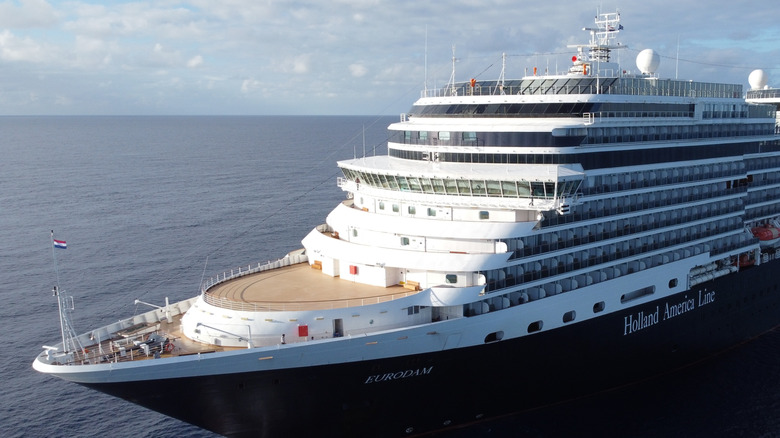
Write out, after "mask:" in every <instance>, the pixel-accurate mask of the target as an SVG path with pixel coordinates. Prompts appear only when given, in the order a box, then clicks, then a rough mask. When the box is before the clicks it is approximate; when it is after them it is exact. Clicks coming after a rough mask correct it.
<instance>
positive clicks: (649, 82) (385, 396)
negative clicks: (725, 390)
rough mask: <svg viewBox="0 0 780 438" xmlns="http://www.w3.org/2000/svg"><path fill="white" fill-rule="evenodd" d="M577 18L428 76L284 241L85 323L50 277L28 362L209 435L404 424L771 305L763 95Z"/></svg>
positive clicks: (672, 355)
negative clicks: (485, 67) (576, 41)
mask: <svg viewBox="0 0 780 438" xmlns="http://www.w3.org/2000/svg"><path fill="white" fill-rule="evenodd" d="M584 30H585V31H587V32H589V34H590V39H589V41H588V42H587V43H584V44H582V45H577V46H572V47H571V49H572V50H571V53H572V54H573V56H572V58H571V65H570V67H569V68H568V69H567V70H566V71H564V72H561V73H554V74H552V73H549V72H541V71H537V70H536V69H534V71H533V74H528V75H526V76H525V77H523V78H522V79H516V80H508V79H505V78H504V71H503V70H502V72H501V75H500V76H499V77H497V78H496V79H491V80H482V79H479V80H478V79H476V78H475V79H470V80H466V81H463V82H458V81H455V80H454V78H455V72H454V68H453V79H452V80H451V81H450V82H449V83H448V84H447V85H446V86H445V87H443V88H441V89H427V88H426V89H424V90H423V91H422V93H421V96H420V97H419V99H418V100H417V101H416V102H414V103H413V105H412V107H411V109H410V110H409V112H408V113H406V114H403V115H401V117H400V118H399V119H398V121H397V122H394V123H392V124H391V125H390V126H389V127H388V134H389V140H388V142H387V154H386V155H381V156H370V157H369V156H367V157H362V158H355V159H351V160H345V161H340V162H338V166H339V168H340V169H341V170H342V172H343V176H342V177H340V178H338V180H337V184H338V186H339V187H340V188H341V189H343V191H344V192H345V193H346V197H345V200H344V201H343V202H341V203H340V204H339V205H337V206H336V207H335V209H334V210H333V211H332V212H331V213H330V214H329V215H328V216H327V218H326V221H325V223H324V224H323V225H320V226H318V227H316V229H313V230H312V231H311V232H310V233H309V234H308V235H307V236H305V238H304V239H303V241H302V246H303V248H302V249H300V250H298V251H295V252H292V253H290V254H287V255H286V256H284V257H283V258H281V259H279V260H277V261H274V262H270V263H263V264H257V265H247V266H244V267H241V268H235V269H232V270H230V271H227V272H225V273H222V274H220V275H217V276H215V277H213V278H212V279H210V280H208V281H204V282H203V284H202V288H201V292H200V294H199V295H198V296H195V297H193V298H191V299H188V300H185V301H181V302H176V303H168V302H167V299H166V302H165V304H162V303H161V304H160V305H159V306H153V307H152V308H150V310H149V311H148V312H146V313H143V314H138V315H135V316H132V317H128V318H127V319H124V320H121V321H118V322H116V323H113V324H110V325H107V326H105V327H100V328H96V329H94V330H92V331H89V332H87V333H82V334H77V333H74V331H73V330H72V324H71V323H70V319H69V318H70V315H69V313H68V311H67V304H68V295H67V294H66V293H65V292H64V291H62V290H61V289H56V288H55V295H56V297H57V300H58V303H59V305H60V308H61V312H60V322H61V333H62V339H58V340H57V341H55V342H53V343H51V344H50V345H47V346H44V347H43V351H42V352H41V353H40V354H39V355H38V356H37V357H36V359H35V360H34V362H33V367H34V368H35V369H36V370H38V371H40V372H42V373H46V374H49V375H51V376H54V377H58V378H61V379H64V380H67V381H71V382H75V383H78V384H81V385H83V386H86V387H89V388H92V389H95V390H97V391H102V392H104V393H107V394H110V395H113V396H116V397H120V398H122V399H124V400H126V401H128V402H130V403H136V404H139V405H141V406H144V407H146V408H148V409H151V410H154V411H158V412H161V413H163V414H165V415H168V416H170V417H174V418H177V419H180V420H182V421H185V422H187V423H191V424H194V425H196V426H199V427H201V428H204V429H208V430H211V431H214V432H216V433H218V434H221V435H225V436H236V437H240V436H251V437H259V436H267V437H271V436H273V437H279V436H296V435H299V436H311V435H314V436H340V437H341V436H371V437H382V436H389V437H397V436H400V437H403V436H413V435H421V434H426V433H430V432H434V431H439V430H442V429H445V430H446V429H448V428H455V427H460V426H462V425H466V424H470V423H473V422H476V421H483V420H484V419H489V418H492V417H497V416H500V415H505V414H508V413H513V412H520V411H523V410H527V409H532V408H537V407H540V406H544V405H548V404H551V403H555V402H558V401H561V400H565V399H569V398H572V397H577V396H582V395H587V394H591V393H594V392H596V391H601V390H604V389H607V388H611V387H616V386H618V385H624V384H627V383H630V382H634V381H636V380H639V379H643V378H646V377H649V376H653V375H657V374H659V373H662V372H668V371H669V370H674V369H676V368H679V367H683V366H685V365H686V364H690V363H692V362H694V361H698V360H701V359H702V358H706V357H709V356H712V355H715V354H717V353H718V352H721V351H723V350H724V349H727V348H729V347H732V346H734V345H736V344H739V343H741V342H744V341H746V340H749V339H751V338H753V337H756V336H758V335H760V334H762V333H764V332H766V331H768V330H772V329H773V328H775V327H776V326H777V325H778V324H780V308H779V307H778V304H779V303H780V290H778V279H779V278H780V277H779V276H778V272H780V261H778V260H777V258H778V249H779V248H780V231H779V230H778V227H779V225H780V224H778V220H779V218H780V136H778V134H777V127H776V119H775V116H776V111H777V107H776V106H775V105H774V104H771V102H770V103H769V104H767V103H766V102H764V103H762V102H759V100H760V99H759V98H758V97H757V96H752V97H753V99H752V100H751V101H748V100H746V96H745V94H744V93H743V90H742V86H741V85H733V84H723V83H704V82H695V81H687V80H685V81H683V80H674V79H663V78H660V77H659V76H658V74H657V71H658V66H659V61H660V56H659V55H658V54H657V53H656V52H654V51H653V50H650V49H646V50H642V51H641V52H638V56H637V59H636V67H637V68H636V69H634V68H633V66H632V67H630V68H625V67H621V66H619V65H618V64H617V63H616V62H615V61H614V59H613V55H614V53H613V52H614V51H616V50H620V49H624V48H625V47H626V46H624V45H622V44H620V43H618V39H617V36H618V35H619V34H620V33H621V31H624V30H623V26H622V25H621V24H620V15H619V14H617V13H608V14H599V15H597V16H596V19H595V24H594V26H593V27H590V28H586V29H584ZM453 65H454V63H453ZM758 76H761V75H758ZM758 82H760V81H757V83H758ZM756 88H761V87H760V86H757V87H756ZM756 91H758V90H756ZM751 93H752V91H751ZM53 243H55V244H56V243H59V242H57V241H54V242H53Z"/></svg>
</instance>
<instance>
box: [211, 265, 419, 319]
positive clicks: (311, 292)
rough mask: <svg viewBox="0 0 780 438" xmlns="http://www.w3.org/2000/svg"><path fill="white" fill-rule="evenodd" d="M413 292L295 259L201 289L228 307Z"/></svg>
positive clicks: (299, 304) (386, 297) (360, 299)
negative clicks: (365, 281) (335, 273)
mask: <svg viewBox="0 0 780 438" xmlns="http://www.w3.org/2000/svg"><path fill="white" fill-rule="evenodd" d="M415 293H417V291H414V290H410V289H407V288H404V287H403V286H402V285H393V286H389V287H380V286H371V285H366V284H361V283H356V282H352V281H349V280H344V279H341V278H339V277H331V276H329V275H326V274H323V273H322V271H320V270H317V269H312V268H311V267H310V266H309V264H308V263H298V264H295V265H291V266H285V267H281V268H277V269H272V270H267V271H262V272H257V273H253V274H249V275H245V276H242V277H238V278H234V279H231V280H227V281H225V282H222V283H219V284H217V285H215V286H212V287H211V288H210V289H208V290H207V291H206V292H205V294H204V299H205V301H206V302H207V303H209V304H211V305H214V306H218V307H223V308H228V309H232V310H244V311H281V310H288V311H300V310H321V309H334V308H342V307H350V306H360V305H367V304H375V303H381V302H385V301H391V300H394V299H396V298H401V297H405V296H408V295H412V294H415Z"/></svg>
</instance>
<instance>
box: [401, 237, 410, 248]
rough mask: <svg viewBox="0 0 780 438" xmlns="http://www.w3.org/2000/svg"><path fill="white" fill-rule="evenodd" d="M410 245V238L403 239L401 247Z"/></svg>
mask: <svg viewBox="0 0 780 438" xmlns="http://www.w3.org/2000/svg"><path fill="white" fill-rule="evenodd" d="M408 244H409V238H408V237H402V238H401V245H404V246H406V245H408Z"/></svg>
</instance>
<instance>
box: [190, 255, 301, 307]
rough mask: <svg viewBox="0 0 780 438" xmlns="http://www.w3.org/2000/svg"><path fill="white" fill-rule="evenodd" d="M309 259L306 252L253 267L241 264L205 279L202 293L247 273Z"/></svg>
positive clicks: (201, 289) (268, 269) (294, 263)
mask: <svg viewBox="0 0 780 438" xmlns="http://www.w3.org/2000/svg"><path fill="white" fill-rule="evenodd" d="M308 261H309V257H308V256H307V255H306V254H293V255H288V256H286V257H284V258H281V259H279V260H275V261H268V262H265V263H258V264H257V266H255V267H252V265H247V266H246V267H243V266H239V267H238V268H234V269H231V270H230V271H225V272H223V273H222V274H218V275H216V276H214V277H211V278H209V279H208V280H206V281H204V282H203V284H201V286H200V291H201V293H203V294H205V293H206V291H207V290H209V289H211V288H212V287H214V286H216V285H218V284H220V283H224V282H226V281H228V280H232V279H234V278H239V277H243V276H245V275H249V274H254V273H256V272H263V271H270V270H271V269H278V268H282V267H285V266H291V265H297V264H298V263H304V262H308ZM220 307H221V306H220Z"/></svg>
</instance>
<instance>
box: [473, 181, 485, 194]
mask: <svg viewBox="0 0 780 438" xmlns="http://www.w3.org/2000/svg"><path fill="white" fill-rule="evenodd" d="M471 193H473V194H475V195H484V194H485V181H482V180H474V181H471Z"/></svg>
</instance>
